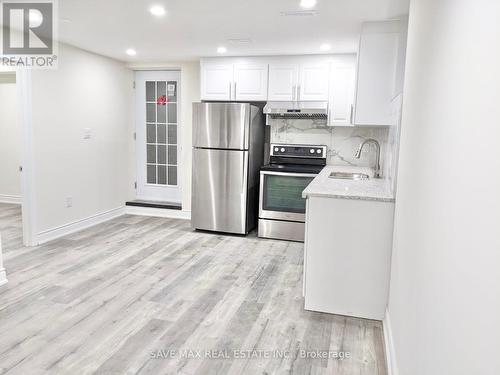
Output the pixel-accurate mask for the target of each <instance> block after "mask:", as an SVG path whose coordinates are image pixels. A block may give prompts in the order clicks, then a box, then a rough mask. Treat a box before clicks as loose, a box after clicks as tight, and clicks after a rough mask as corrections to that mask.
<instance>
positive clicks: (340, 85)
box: [328, 58, 356, 126]
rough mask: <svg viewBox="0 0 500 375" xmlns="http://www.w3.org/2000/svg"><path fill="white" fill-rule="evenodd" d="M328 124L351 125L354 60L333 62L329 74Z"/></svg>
mask: <svg viewBox="0 0 500 375" xmlns="http://www.w3.org/2000/svg"><path fill="white" fill-rule="evenodd" d="M330 78H331V80H330V85H331V86H330V103H329V111H330V114H329V116H328V122H329V125H330V126H352V120H353V119H352V116H353V105H354V89H355V81H356V61H355V59H354V58H352V59H351V60H350V61H345V62H335V63H333V64H332V70H331V75H330Z"/></svg>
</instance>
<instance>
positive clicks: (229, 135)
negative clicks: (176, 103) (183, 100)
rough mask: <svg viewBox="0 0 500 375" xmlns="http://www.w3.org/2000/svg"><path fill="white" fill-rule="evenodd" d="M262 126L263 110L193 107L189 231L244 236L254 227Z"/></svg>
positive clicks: (234, 105) (236, 105) (218, 105)
mask: <svg viewBox="0 0 500 375" xmlns="http://www.w3.org/2000/svg"><path fill="white" fill-rule="evenodd" d="M264 127H265V125H264V117H263V113H262V110H261V109H260V108H259V107H256V106H254V105H251V104H247V103H194V104H193V179H192V204H191V205H192V207H191V225H192V227H193V228H194V229H202V230H210V231H217V232H227V233H237V234H246V233H248V232H250V231H251V230H252V229H254V228H255V226H256V222H257V211H258V192H259V169H260V167H261V166H262V164H263V157H264Z"/></svg>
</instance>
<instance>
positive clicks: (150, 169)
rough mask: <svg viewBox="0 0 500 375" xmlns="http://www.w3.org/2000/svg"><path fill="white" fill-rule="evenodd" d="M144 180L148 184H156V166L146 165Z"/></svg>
mask: <svg viewBox="0 0 500 375" xmlns="http://www.w3.org/2000/svg"><path fill="white" fill-rule="evenodd" d="M146 180H147V182H148V184H156V166H155V165H148V166H147V177H146Z"/></svg>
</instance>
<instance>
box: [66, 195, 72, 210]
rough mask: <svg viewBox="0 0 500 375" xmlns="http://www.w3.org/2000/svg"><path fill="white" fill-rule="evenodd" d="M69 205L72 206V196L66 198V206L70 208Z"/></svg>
mask: <svg viewBox="0 0 500 375" xmlns="http://www.w3.org/2000/svg"><path fill="white" fill-rule="evenodd" d="M70 207H73V198H72V197H68V198H66V208H70Z"/></svg>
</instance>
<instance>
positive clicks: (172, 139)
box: [168, 125, 177, 145]
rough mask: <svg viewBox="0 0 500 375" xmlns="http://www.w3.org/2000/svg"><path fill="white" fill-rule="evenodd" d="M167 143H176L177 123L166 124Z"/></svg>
mask: <svg viewBox="0 0 500 375" xmlns="http://www.w3.org/2000/svg"><path fill="white" fill-rule="evenodd" d="M168 143H169V144H171V145H176V144H177V125H169V126H168Z"/></svg>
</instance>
